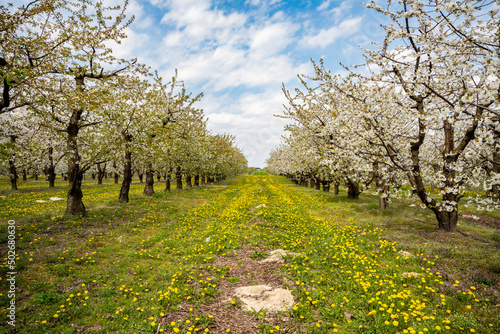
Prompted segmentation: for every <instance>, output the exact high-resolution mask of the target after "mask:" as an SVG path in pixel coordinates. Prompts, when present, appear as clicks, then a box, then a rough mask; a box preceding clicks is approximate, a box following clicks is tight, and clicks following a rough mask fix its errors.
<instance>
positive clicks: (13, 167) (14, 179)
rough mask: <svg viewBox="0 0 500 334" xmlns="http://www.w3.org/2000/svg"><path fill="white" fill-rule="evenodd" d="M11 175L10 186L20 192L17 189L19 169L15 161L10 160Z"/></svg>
mask: <svg viewBox="0 0 500 334" xmlns="http://www.w3.org/2000/svg"><path fill="white" fill-rule="evenodd" d="M9 175H10V184H11V188H12V190H19V189H17V179H18V176H17V169H16V164H15V163H14V159H10V160H9Z"/></svg>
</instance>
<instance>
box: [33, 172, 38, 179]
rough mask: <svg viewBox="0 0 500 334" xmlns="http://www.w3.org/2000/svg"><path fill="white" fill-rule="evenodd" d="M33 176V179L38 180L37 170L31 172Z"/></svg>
mask: <svg viewBox="0 0 500 334" xmlns="http://www.w3.org/2000/svg"><path fill="white" fill-rule="evenodd" d="M33 177H34V178H35V181H38V173H37V172H34V173H33Z"/></svg>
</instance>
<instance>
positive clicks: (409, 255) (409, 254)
mask: <svg viewBox="0 0 500 334" xmlns="http://www.w3.org/2000/svg"><path fill="white" fill-rule="evenodd" d="M398 254H400V255H402V256H404V257H413V256H414V255H413V254H412V253H410V252H407V251H404V250H400V251H399V252H398Z"/></svg>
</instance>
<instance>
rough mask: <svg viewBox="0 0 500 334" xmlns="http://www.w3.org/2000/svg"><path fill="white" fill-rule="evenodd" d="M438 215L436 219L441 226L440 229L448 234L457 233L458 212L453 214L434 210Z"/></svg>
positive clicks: (454, 211)
mask: <svg viewBox="0 0 500 334" xmlns="http://www.w3.org/2000/svg"><path fill="white" fill-rule="evenodd" d="M432 211H434V214H435V215H436V219H437V221H438V224H439V229H440V230H443V231H446V232H456V231H457V222H458V211H457V210H453V211H452V212H447V211H444V210H443V211H439V210H432Z"/></svg>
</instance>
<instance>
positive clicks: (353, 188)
mask: <svg viewBox="0 0 500 334" xmlns="http://www.w3.org/2000/svg"><path fill="white" fill-rule="evenodd" d="M359 194H361V191H360V190H359V184H358V183H356V182H354V181H352V180H351V179H349V178H347V198H349V199H358V198H359Z"/></svg>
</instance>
